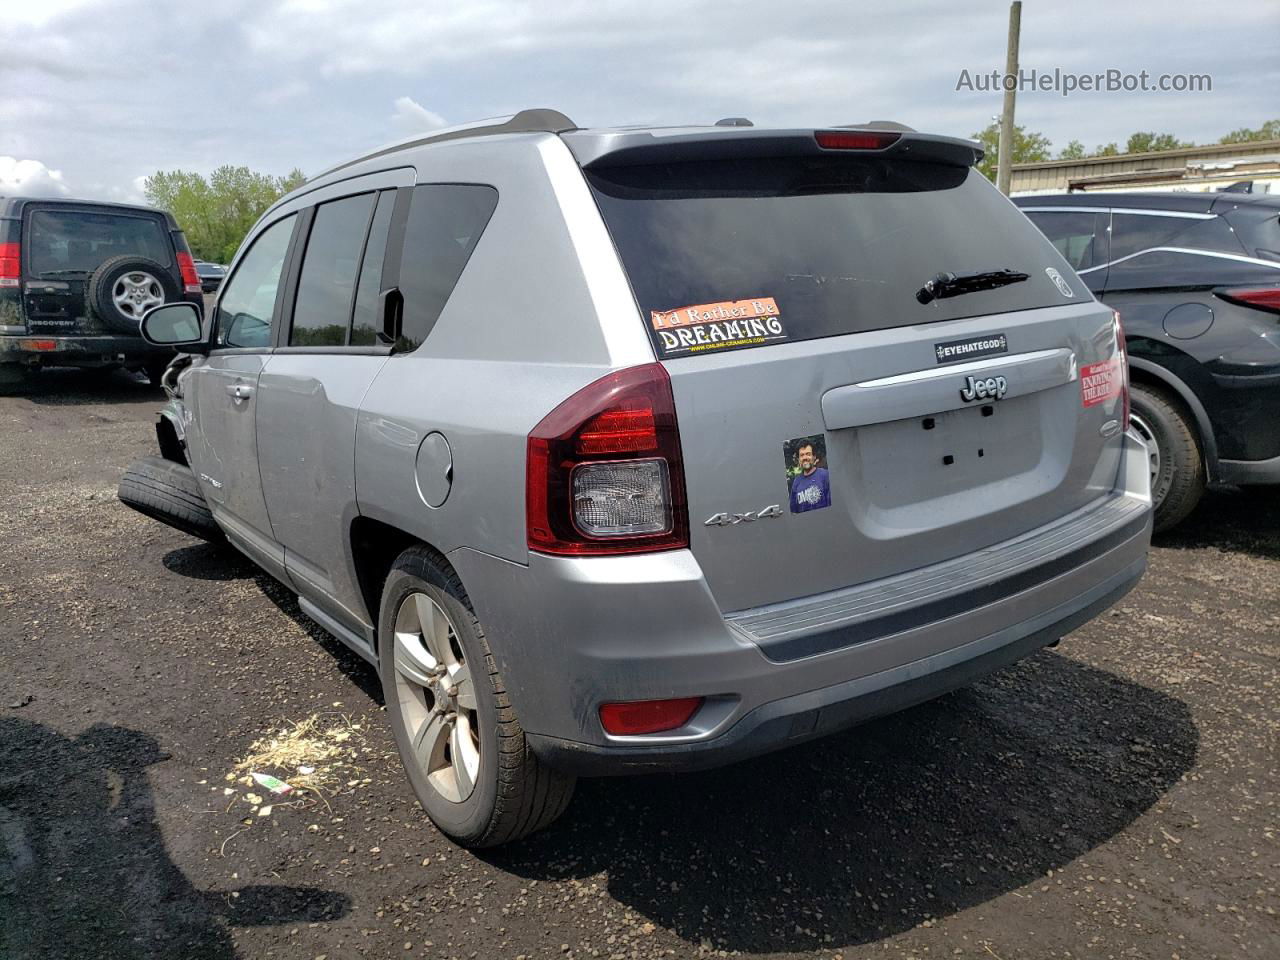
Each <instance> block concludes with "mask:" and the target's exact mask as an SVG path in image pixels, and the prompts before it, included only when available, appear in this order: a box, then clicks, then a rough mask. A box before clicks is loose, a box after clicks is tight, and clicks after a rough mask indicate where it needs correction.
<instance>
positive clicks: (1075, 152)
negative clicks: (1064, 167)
mask: <svg viewBox="0 0 1280 960" xmlns="http://www.w3.org/2000/svg"><path fill="white" fill-rule="evenodd" d="M1084 155H1085V152H1084V144H1083V143H1081V142H1080V141H1079V140H1072V141H1071V142H1070V143H1068V144H1067V145H1066V146H1065V147H1063V148H1062V150H1061V151H1060V152H1059V153H1058V159H1059V160H1080V159H1081V158H1083V157H1084Z"/></svg>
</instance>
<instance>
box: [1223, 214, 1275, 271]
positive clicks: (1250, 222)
mask: <svg viewBox="0 0 1280 960" xmlns="http://www.w3.org/2000/svg"><path fill="white" fill-rule="evenodd" d="M1227 217H1228V219H1230V220H1231V222H1232V224H1233V225H1234V226H1235V228H1236V235H1237V236H1238V237H1239V238H1240V240H1241V241H1242V242H1243V243H1244V245H1245V249H1246V250H1248V251H1249V253H1250V254H1251V255H1253V256H1255V257H1261V258H1262V259H1263V260H1280V218H1277V217H1276V216H1275V215H1274V214H1273V215H1271V216H1269V217H1259V216H1256V215H1255V214H1254V212H1253V211H1252V210H1251V211H1248V212H1247V213H1246V212H1245V211H1243V210H1235V211H1233V212H1232V213H1229V214H1228V215H1227Z"/></svg>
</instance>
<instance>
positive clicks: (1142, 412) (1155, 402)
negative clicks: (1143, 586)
mask: <svg viewBox="0 0 1280 960" xmlns="http://www.w3.org/2000/svg"><path fill="white" fill-rule="evenodd" d="M1130 405H1131V410H1130V425H1131V426H1132V427H1133V429H1134V431H1135V432H1136V433H1137V434H1138V436H1140V437H1141V438H1142V440H1143V442H1144V443H1145V444H1146V445H1147V454H1148V457H1149V459H1150V465H1151V499H1152V502H1153V503H1154V504H1155V524H1154V528H1155V531H1156V532H1157V533H1160V532H1161V531H1164V530H1169V529H1171V528H1172V527H1174V526H1176V525H1177V524H1179V523H1181V522H1182V521H1183V520H1185V519H1186V517H1187V515H1188V514H1190V513H1191V511H1192V510H1194V509H1195V507H1196V504H1197V503H1199V502H1200V497H1201V495H1202V494H1203V493H1204V485H1205V475H1204V455H1203V454H1202V453H1201V451H1200V440H1199V436H1198V434H1197V432H1196V428H1195V426H1194V425H1193V424H1192V422H1191V418H1190V416H1189V415H1188V414H1187V413H1186V412H1185V411H1184V409H1183V407H1182V405H1181V404H1179V403H1178V402H1177V401H1176V400H1174V399H1173V398H1172V397H1170V396H1169V395H1167V394H1165V393H1164V392H1163V391H1160V390H1156V389H1153V388H1151V387H1147V386H1145V385H1138V384H1134V385H1133V388H1132V390H1131V391H1130Z"/></svg>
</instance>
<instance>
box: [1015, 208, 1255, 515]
mask: <svg viewBox="0 0 1280 960" xmlns="http://www.w3.org/2000/svg"><path fill="white" fill-rule="evenodd" d="M1014 203H1016V204H1017V205H1018V206H1019V207H1021V208H1022V210H1023V211H1024V212H1025V213H1026V214H1027V216H1028V217H1030V218H1031V220H1032V221H1033V222H1034V223H1035V224H1036V226H1038V227H1039V228H1040V229H1041V231H1043V232H1044V234H1045V235H1046V236H1047V237H1048V238H1049V240H1050V241H1052V242H1053V245H1054V246H1055V247H1057V248H1058V251H1059V252H1060V253H1061V254H1062V255H1063V256H1064V257H1066V258H1067V260H1068V261H1070V263H1071V265H1072V266H1073V267H1075V268H1076V271H1077V272H1078V273H1079V274H1080V277H1081V279H1083V280H1084V281H1085V282H1086V283H1087V284H1088V285H1089V289H1090V290H1092V291H1093V292H1094V294H1095V295H1096V296H1097V297H1098V298H1099V299H1101V300H1102V301H1103V302H1104V303H1106V304H1108V305H1109V306H1111V307H1112V308H1113V309H1115V310H1116V311H1118V312H1119V314H1120V319H1121V322H1122V323H1123V325H1124V329H1125V333H1126V334H1127V336H1128V344H1129V367H1130V375H1131V377H1132V403H1133V421H1132V422H1133V426H1134V427H1135V428H1136V429H1137V430H1138V432H1139V433H1140V434H1141V435H1142V436H1143V438H1144V439H1145V440H1146V441H1147V445H1148V447H1149V449H1150V451H1151V479H1152V494H1153V496H1154V498H1155V500H1156V504H1157V508H1156V529H1157V530H1166V529H1168V528H1170V527H1172V526H1173V525H1174V524H1176V523H1178V522H1179V521H1180V520H1182V519H1183V518H1184V517H1186V516H1187V514H1189V513H1190V512H1191V511H1192V509H1193V508H1194V507H1195V505H1196V503H1197V501H1198V500H1199V499H1200V495H1201V493H1202V492H1203V490H1204V487H1205V484H1206V483H1210V482H1222V483H1233V484H1240V485H1242V486H1250V485H1264V484H1277V483H1280V219H1278V218H1280V197H1272V196H1266V195H1256V196H1254V195H1248V194H1239V193H1196V194H1187V193H1178V194H1170V193H1163V194H1158V193H1157V194H1151V193H1148V194H1142V193H1107V194H1097V193H1091V194H1083V193H1075V194H1059V195H1056V196H1029V197H1016V198H1014Z"/></svg>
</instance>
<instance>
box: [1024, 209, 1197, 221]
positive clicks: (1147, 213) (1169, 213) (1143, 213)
mask: <svg viewBox="0 0 1280 960" xmlns="http://www.w3.org/2000/svg"><path fill="white" fill-rule="evenodd" d="M1018 209H1019V210H1021V211H1023V212H1024V213H1030V212H1035V213H1131V214H1134V215H1135V216H1139V217H1176V218H1177V219H1179V220H1212V219H1213V218H1214V217H1216V216H1217V214H1216V213H1191V212H1189V211H1186V210H1138V209H1135V208H1133V207H1022V206H1019V207H1018Z"/></svg>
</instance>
